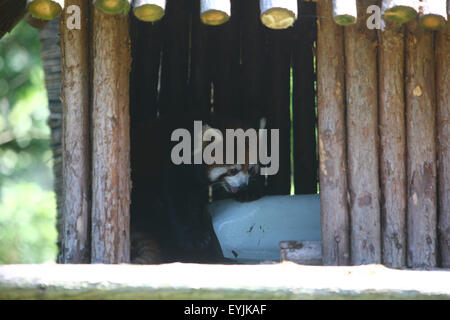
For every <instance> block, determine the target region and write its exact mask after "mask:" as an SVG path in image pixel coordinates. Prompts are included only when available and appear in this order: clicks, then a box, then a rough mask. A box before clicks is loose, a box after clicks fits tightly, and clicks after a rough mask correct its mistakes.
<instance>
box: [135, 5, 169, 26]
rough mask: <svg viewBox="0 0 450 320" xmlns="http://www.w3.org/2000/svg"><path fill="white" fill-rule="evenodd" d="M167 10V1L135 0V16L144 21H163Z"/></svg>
mask: <svg viewBox="0 0 450 320" xmlns="http://www.w3.org/2000/svg"><path fill="white" fill-rule="evenodd" d="M165 9H166V0H135V1H134V3H133V12H134V15H135V16H136V17H137V18H138V19H139V20H142V21H147V22H156V21H158V20H161V18H162V17H163V16H164V10H165Z"/></svg>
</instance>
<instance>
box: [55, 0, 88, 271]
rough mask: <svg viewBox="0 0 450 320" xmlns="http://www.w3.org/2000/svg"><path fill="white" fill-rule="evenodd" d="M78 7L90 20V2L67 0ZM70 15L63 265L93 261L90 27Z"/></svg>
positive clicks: (65, 43)
mask: <svg viewBox="0 0 450 320" xmlns="http://www.w3.org/2000/svg"><path fill="white" fill-rule="evenodd" d="M66 4H67V6H70V5H77V6H78V7H79V8H80V9H81V14H82V20H83V21H88V20H89V14H88V12H89V9H88V8H89V5H90V3H89V1H88V0H67V1H66ZM67 18H68V15H66V13H63V15H62V18H61V23H60V30H61V58H62V92H61V94H62V98H61V100H62V102H63V124H62V125H63V139H62V147H63V167H62V176H63V178H62V179H63V190H62V197H63V199H62V208H61V210H62V212H63V230H62V233H63V236H62V246H61V257H60V262H62V263H89V260H90V245H89V239H90V235H89V232H90V226H89V222H90V209H91V206H90V198H91V188H90V182H91V179H90V176H91V171H90V168H91V167H90V160H91V158H90V144H89V116H90V115H89V111H90V108H89V102H90V101H89V99H90V86H89V84H90V81H89V79H90V73H89V31H90V30H89V26H88V25H86V24H83V25H82V26H81V29H80V30H78V29H69V28H68V27H67Z"/></svg>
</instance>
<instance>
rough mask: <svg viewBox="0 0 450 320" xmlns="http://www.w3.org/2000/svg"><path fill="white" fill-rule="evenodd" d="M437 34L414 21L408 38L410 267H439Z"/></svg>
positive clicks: (408, 262) (408, 220) (407, 125)
mask: <svg viewBox="0 0 450 320" xmlns="http://www.w3.org/2000/svg"><path fill="white" fill-rule="evenodd" d="M434 64H435V59H434V37H433V33H432V32H430V31H425V30H423V29H422V28H420V27H419V25H418V23H417V22H415V21H414V22H411V23H410V24H409V25H408V28H407V38H406V128H407V129H406V130H407V131H406V132H407V137H406V141H407V155H408V160H407V190H408V204H407V206H408V213H407V226H408V236H407V243H408V252H407V264H408V266H410V267H434V266H436V240H437V239H436V218H437V217H436V204H437V203H436V133H435V130H436V129H435V123H436V121H435V114H436V113H435V112H436V104H435V94H436V92H435V67H434Z"/></svg>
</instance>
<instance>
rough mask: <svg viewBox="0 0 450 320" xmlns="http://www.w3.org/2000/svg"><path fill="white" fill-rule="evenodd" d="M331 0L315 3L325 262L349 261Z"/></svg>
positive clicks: (341, 88) (340, 60) (341, 74)
mask: <svg viewBox="0 0 450 320" xmlns="http://www.w3.org/2000/svg"><path fill="white" fill-rule="evenodd" d="M331 13H332V3H331V0H324V1H319V2H318V3H317V15H318V17H319V18H318V20H317V103H318V136H319V169H320V170H319V177H320V206H321V223H322V254H323V264H324V265H348V264H350V234H349V232H350V225H349V223H350V221H349V213H348V207H347V160H346V147H345V141H346V139H345V135H346V133H345V67H344V66H345V65H344V38H343V32H342V29H341V28H340V27H339V26H338V25H336V24H335V23H334V22H333V21H332V20H331V19H329V18H328V17H330V16H331Z"/></svg>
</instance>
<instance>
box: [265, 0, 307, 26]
mask: <svg viewBox="0 0 450 320" xmlns="http://www.w3.org/2000/svg"><path fill="white" fill-rule="evenodd" d="M260 8H261V21H262V23H263V24H264V25H265V26H266V27H268V28H271V29H286V28H289V27H291V26H292V25H293V24H294V22H295V20H296V19H297V11H298V4H297V0H260Z"/></svg>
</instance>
